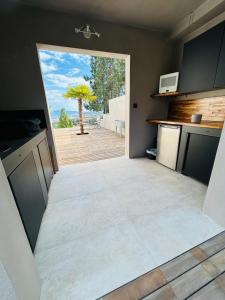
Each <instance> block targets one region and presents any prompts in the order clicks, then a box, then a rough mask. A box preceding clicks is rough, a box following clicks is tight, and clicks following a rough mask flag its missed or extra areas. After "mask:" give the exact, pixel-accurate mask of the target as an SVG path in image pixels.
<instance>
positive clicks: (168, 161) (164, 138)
mask: <svg viewBox="0 0 225 300" xmlns="http://www.w3.org/2000/svg"><path fill="white" fill-rule="evenodd" d="M180 131H181V129H180V126H170V125H159V126H158V140H157V156H156V160H157V161H158V162H159V163H160V164H162V165H164V166H166V167H168V168H170V169H173V170H175V169H176V164H177V154H178V148H179V141H180Z"/></svg>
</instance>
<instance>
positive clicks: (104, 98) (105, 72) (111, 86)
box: [84, 56, 125, 113]
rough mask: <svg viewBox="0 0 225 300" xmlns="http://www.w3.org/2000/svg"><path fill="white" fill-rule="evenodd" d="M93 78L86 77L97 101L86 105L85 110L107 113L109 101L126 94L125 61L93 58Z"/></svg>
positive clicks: (91, 63)
mask: <svg viewBox="0 0 225 300" xmlns="http://www.w3.org/2000/svg"><path fill="white" fill-rule="evenodd" d="M90 68H91V76H84V79H85V80H87V81H89V82H90V85H91V87H92V90H93V91H94V93H95V95H96V97H97V100H96V101H95V102H94V103H93V102H90V101H89V102H87V103H85V108H86V109H88V110H94V111H104V113H107V112H108V111H109V109H108V101H109V100H110V99H112V98H115V97H118V96H122V95H124V93H125V61H124V59H115V58H108V57H96V56H92V57H91V62H90Z"/></svg>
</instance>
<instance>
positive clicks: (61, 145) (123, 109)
mask: <svg viewBox="0 0 225 300" xmlns="http://www.w3.org/2000/svg"><path fill="white" fill-rule="evenodd" d="M37 48H38V54H39V61H40V67H41V73H42V78H43V83H44V87H45V93H46V100H47V106H48V113H49V117H50V118H49V119H50V122H51V128H52V131H53V136H54V141H55V146H56V150H57V158H58V159H57V161H58V164H59V165H66V164H76V163H83V162H90V161H95V160H102V159H109V158H114V157H119V156H123V155H125V154H126V155H128V153H129V102H130V100H129V90H130V74H129V69H130V57H129V55H124V54H114V53H105V52H99V51H91V50H82V49H74V48H67V47H58V46H51V45H43V44H42V45H40V44H38V45H37Z"/></svg>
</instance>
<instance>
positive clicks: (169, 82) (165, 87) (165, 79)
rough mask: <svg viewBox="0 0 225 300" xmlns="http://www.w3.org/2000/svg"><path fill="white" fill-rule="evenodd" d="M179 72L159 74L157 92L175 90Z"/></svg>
mask: <svg viewBox="0 0 225 300" xmlns="http://www.w3.org/2000/svg"><path fill="white" fill-rule="evenodd" d="M178 77H179V72H175V73H170V74H165V75H162V76H160V81H159V93H160V94H161V93H170V92H176V91H177V86H178Z"/></svg>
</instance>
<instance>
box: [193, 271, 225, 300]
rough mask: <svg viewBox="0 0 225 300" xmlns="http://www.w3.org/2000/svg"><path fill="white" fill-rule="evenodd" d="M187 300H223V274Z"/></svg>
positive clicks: (224, 285)
mask: <svg viewBox="0 0 225 300" xmlns="http://www.w3.org/2000/svg"><path fill="white" fill-rule="evenodd" d="M187 299H191V300H197V299H198V300H205V299H209V300H210V299H216V300H224V299H225V272H224V273H223V274H221V275H219V276H218V277H217V278H216V279H214V280H212V281H211V282H210V283H209V284H207V285H205V286H203V287H202V288H201V289H200V290H198V291H197V292H196V293H194V294H193V295H192V296H190V297H188V298H187Z"/></svg>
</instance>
